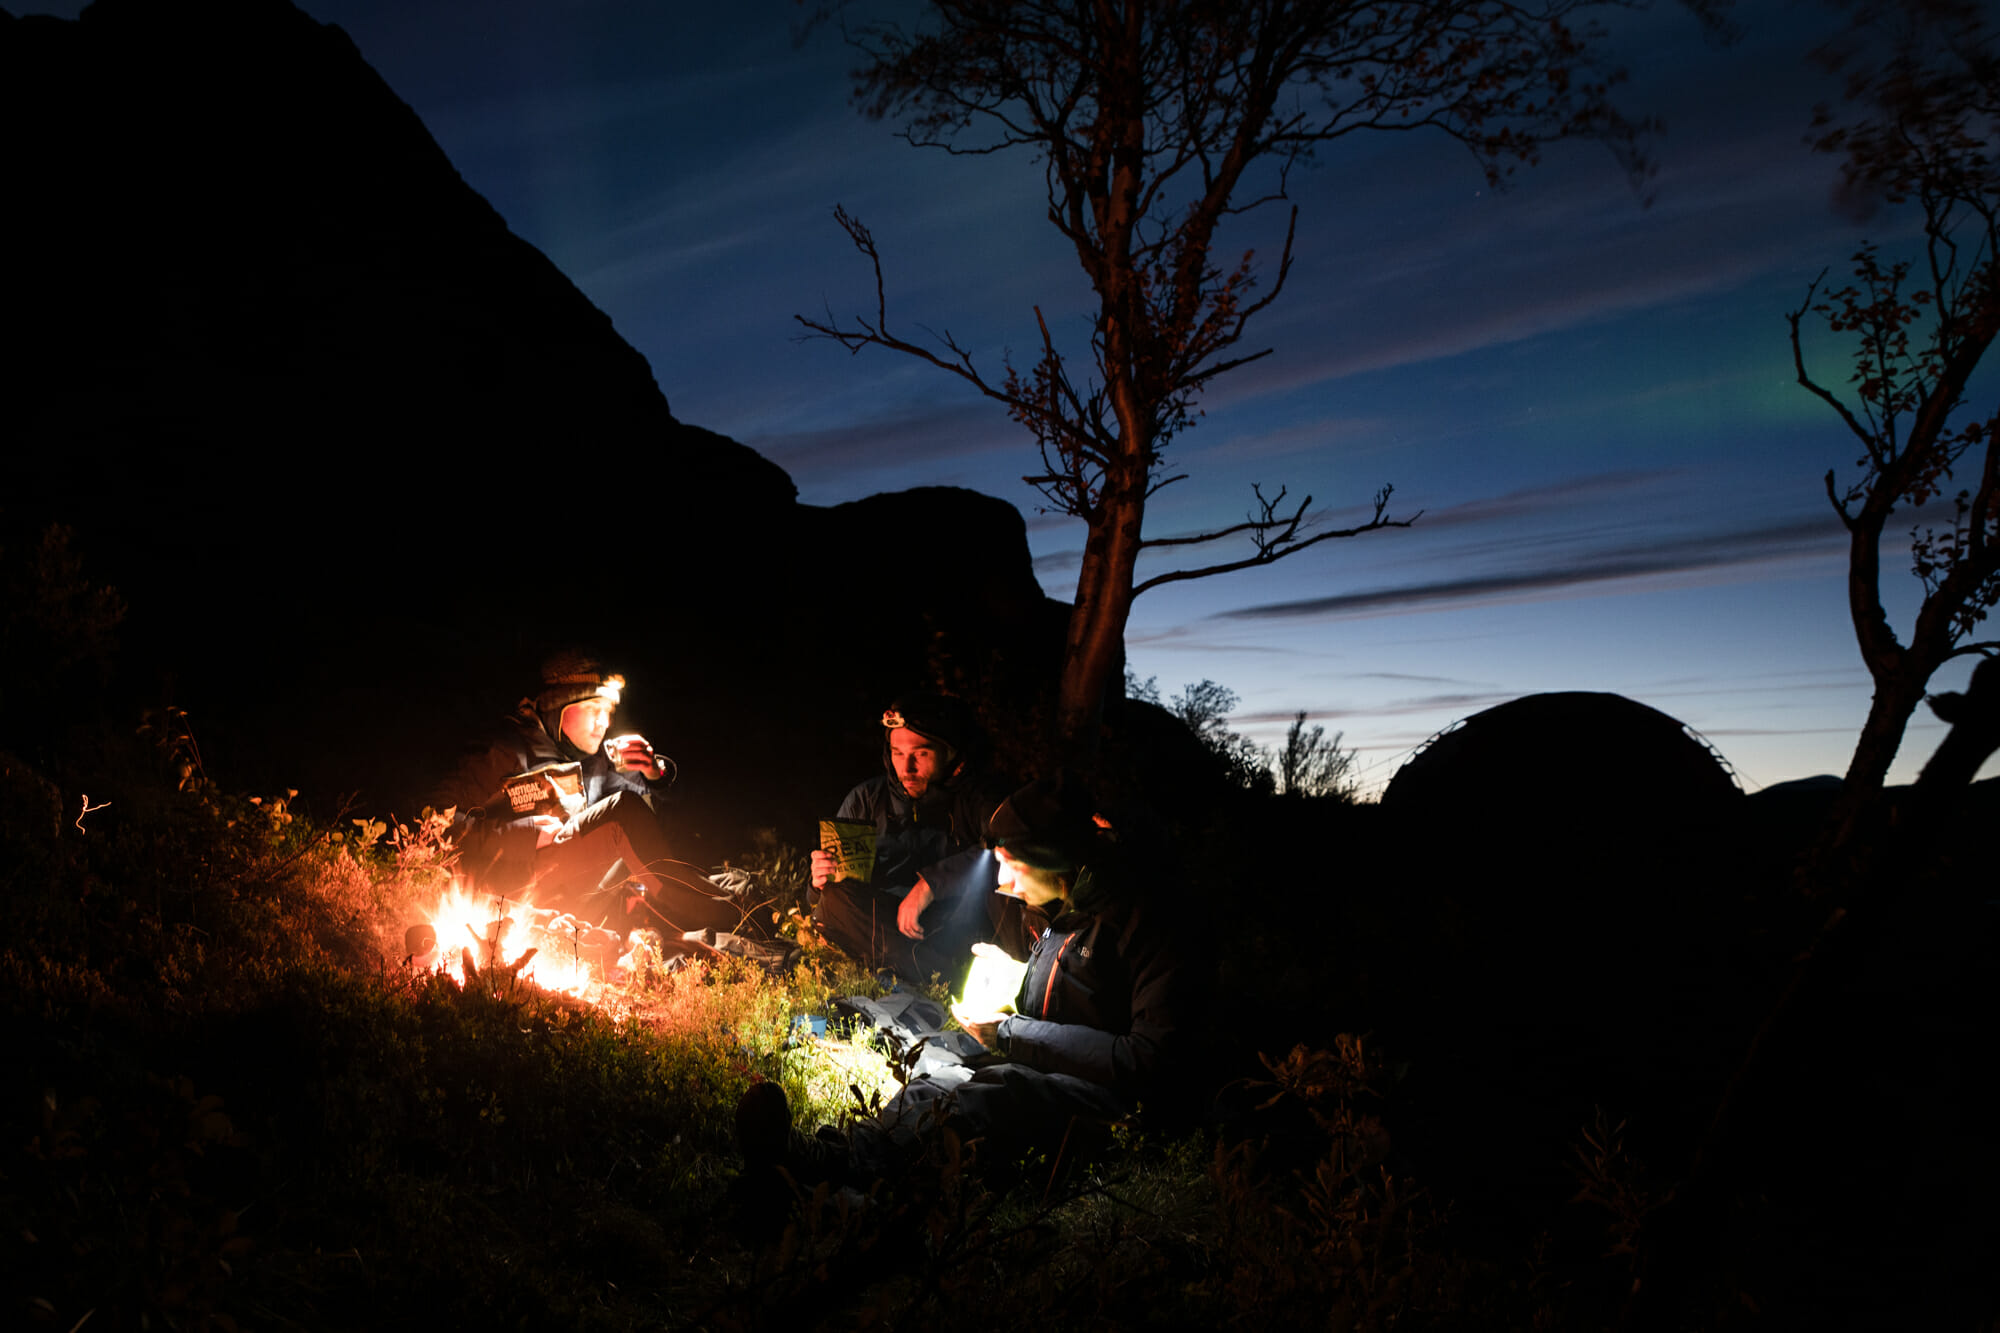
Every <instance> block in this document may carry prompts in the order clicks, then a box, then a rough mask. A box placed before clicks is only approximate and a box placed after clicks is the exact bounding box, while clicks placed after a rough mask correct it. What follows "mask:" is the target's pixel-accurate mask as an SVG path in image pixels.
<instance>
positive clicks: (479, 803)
mask: <svg viewBox="0 0 2000 1333" xmlns="http://www.w3.org/2000/svg"><path fill="white" fill-rule="evenodd" d="M554 763H581V764H582V765H583V773H582V777H583V797H584V801H585V803H586V804H595V803H596V802H598V801H601V800H603V799H604V798H605V797H607V796H610V795H612V794H613V793H616V792H620V791H630V792H636V793H638V794H639V795H640V796H642V797H645V798H647V802H648V804H650V803H651V799H652V796H653V794H654V793H656V792H662V791H665V790H666V789H667V788H668V787H669V786H671V785H672V784H673V780H674V774H673V765H672V764H671V762H669V763H668V765H667V776H666V777H665V778H663V779H661V780H660V781H658V782H649V781H648V780H646V779H645V778H643V777H640V776H639V775H638V774H637V773H633V772H630V771H628V770H624V769H616V768H613V767H612V766H611V760H610V758H609V757H608V756H607V755H606V754H605V753H604V751H603V749H602V748H601V747H600V748H599V749H598V751H597V752H596V753H595V754H588V755H579V753H578V751H576V750H575V749H574V748H573V747H572V746H570V745H568V744H566V743H563V744H559V743H558V742H557V741H556V739H555V738H554V737H553V736H551V735H549V733H548V731H547V729H546V728H544V727H543V726H542V723H541V720H540V719H539V718H537V717H536V716H535V715H534V714H533V712H532V711H530V710H528V709H523V710H521V711H519V712H516V713H514V714H513V715H511V716H509V717H506V718H502V719H500V720H499V721H497V722H495V723H494V724H493V725H492V726H491V727H489V728H487V730H486V731H485V732H483V733H481V734H480V736H479V737H478V738H477V739H475V740H474V741H473V743H472V744H470V745H469V746H467V747H466V749H465V751H464V753H463V754H462V755H461V756H460V757H459V761H458V763H457V765H456V766H455V767H454V768H453V769H452V771H451V774H450V775H449V776H448V777H446V778H445V780H444V781H443V782H441V783H439V784H438V786H437V787H436V788H435V789H434V790H433V792H432V796H431V802H430V803H431V808H432V809H435V810H443V809H445V808H446V807H448V806H456V807H457V808H458V812H457V815H456V816H455V817H454V819H453V821H452V829H453V831H454V832H455V833H456V834H457V836H458V845H459V860H460V864H461V865H463V866H464V867H465V868H466V869H467V870H468V871H469V872H470V873H471V874H472V875H473V877H474V878H475V879H485V878H488V877H492V878H493V879H494V880H495V882H496V883H511V882H514V881H521V882H525V881H526V880H527V878H528V876H529V874H530V873H531V871H532V870H533V866H534V859H535V842H536V836H537V835H536V832H535V825H534V821H533V819H532V818H530V817H529V816H526V815H521V816H516V815H515V814H514V812H513V810H512V808H511V807H510V806H509V805H508V803H507V797H506V795H505V794H504V793H503V792H502V791H501V783H503V782H505V781H506V780H507V779H508V778H511V777H513V776H514V775H515V774H516V773H525V772H526V771H527V770H529V769H531V768H535V767H538V766H540V765H542V764H554Z"/></svg>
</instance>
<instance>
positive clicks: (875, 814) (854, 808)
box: [833, 782, 882, 829]
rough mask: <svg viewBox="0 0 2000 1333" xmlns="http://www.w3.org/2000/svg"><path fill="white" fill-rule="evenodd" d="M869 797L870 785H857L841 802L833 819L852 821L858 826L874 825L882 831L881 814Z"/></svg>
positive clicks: (864, 783)
mask: <svg viewBox="0 0 2000 1333" xmlns="http://www.w3.org/2000/svg"><path fill="white" fill-rule="evenodd" d="M868 796H869V787H868V784H867V783H866V782H860V783H856V784H855V786H854V788H853V790H851V791H849V792H848V793H847V795H846V796H845V797H844V798H843V799H842V800H841V802H840V809H838V810H836V811H834V812H833V817H834V818H835V819H851V820H853V821H854V822H855V823H857V824H863V823H865V824H873V825H875V827H876V828H877V829H880V828H881V827H882V824H881V815H880V812H879V811H878V810H876V809H875V803H874V802H873V801H870V800H869V799H868Z"/></svg>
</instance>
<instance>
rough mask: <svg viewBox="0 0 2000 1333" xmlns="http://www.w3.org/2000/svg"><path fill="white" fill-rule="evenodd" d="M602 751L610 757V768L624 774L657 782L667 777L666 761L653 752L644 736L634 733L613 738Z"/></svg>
mask: <svg viewBox="0 0 2000 1333" xmlns="http://www.w3.org/2000/svg"><path fill="white" fill-rule="evenodd" d="M604 751H605V753H606V754H608V755H610V756H611V766H612V767H613V768H615V769H621V770H624V771H626V772H631V773H637V774H639V775H641V776H642V777H647V778H651V779H652V780H653V781H655V782H658V781H659V780H660V779H661V778H664V777H665V776H666V775H667V761H666V760H664V759H662V758H661V757H660V756H659V755H657V754H655V753H654V752H653V747H652V746H651V745H650V744H648V743H647V741H646V738H645V737H644V736H641V735H639V734H638V733H636V732H634V733H633V734H632V735H629V736H613V737H612V738H611V739H610V740H608V741H606V742H604Z"/></svg>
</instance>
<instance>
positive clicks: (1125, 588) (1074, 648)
mask: <svg viewBox="0 0 2000 1333" xmlns="http://www.w3.org/2000/svg"><path fill="white" fill-rule="evenodd" d="M1145 513H1146V490H1145V477H1144V476H1143V475H1141V476H1140V477H1139V478H1138V479H1137V481H1136V483H1135V482H1133V481H1131V480H1129V479H1128V480H1125V481H1123V482H1122V484H1120V485H1118V486H1117V487H1116V488H1115V489H1113V488H1107V492H1106V494H1105V496H1104V499H1103V501H1102V508H1101V509H1100V511H1099V516H1098V520H1097V522H1095V523H1093V524H1092V525H1091V532H1090V538H1089V540H1088V541H1086V542H1085V543H1084V548H1083V567H1082V569H1081V570H1079V571H1078V573H1077V580H1076V605H1075V606H1074V607H1073V608H1072V609H1071V610H1070V613H1069V634H1068V636H1067V638H1066V640H1065V643H1064V646H1063V665H1062V683H1061V685H1060V687H1059V689H1058V691H1057V695H1056V732H1057V741H1058V744H1059V746H1060V749H1061V753H1062V755H1063V758H1064V761H1065V762H1067V763H1069V764H1071V765H1074V766H1075V767H1077V768H1079V769H1082V770H1083V771H1085V772H1088V771H1089V770H1090V769H1091V768H1093V767H1094V766H1095V765H1096V762H1097V754H1098V749H1099V744H1098V742H1099V739H1100V736H1099V733H1100V732H1101V731H1102V728H1103V720H1104V696H1105V692H1106V691H1107V690H1108V689H1109V688H1110V686H1111V677H1112V673H1113V672H1114V671H1115V670H1116V669H1117V666H1118V662H1119V659H1120V655H1121V654H1122V653H1123V652H1124V651H1125V621H1126V619H1127V618H1128V617H1130V615H1131V614H1132V571H1133V568H1134V566H1136V565H1137V563H1138V559H1139V530H1140V526H1141V524H1142V522H1143V520H1144V518H1145Z"/></svg>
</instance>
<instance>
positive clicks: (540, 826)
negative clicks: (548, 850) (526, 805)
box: [528, 815, 569, 851]
mask: <svg viewBox="0 0 2000 1333" xmlns="http://www.w3.org/2000/svg"><path fill="white" fill-rule="evenodd" d="M528 822H529V823H531V824H533V825H534V826H535V850H536V851H540V850H541V849H542V848H544V847H546V846H548V845H549V844H550V843H552V842H554V841H556V840H557V838H559V837H560V836H561V834H562V831H563V830H564V829H566V828H568V827H569V825H567V824H565V823H563V821H562V820H560V819H557V818H556V817H555V816H554V815H535V816H532V817H531V818H530V819H529V821H528Z"/></svg>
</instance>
